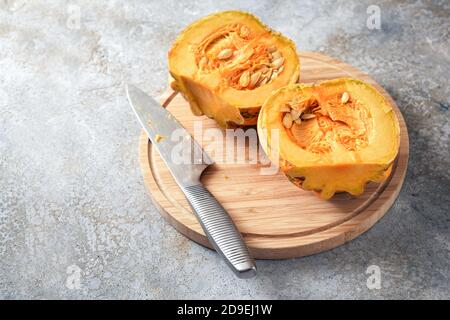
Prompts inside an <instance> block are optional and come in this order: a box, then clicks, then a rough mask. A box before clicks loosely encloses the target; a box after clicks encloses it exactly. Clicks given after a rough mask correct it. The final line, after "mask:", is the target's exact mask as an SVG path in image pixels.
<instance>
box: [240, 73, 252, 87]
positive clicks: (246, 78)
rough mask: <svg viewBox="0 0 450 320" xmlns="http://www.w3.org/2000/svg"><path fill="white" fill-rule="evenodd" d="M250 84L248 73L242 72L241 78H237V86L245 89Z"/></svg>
mask: <svg viewBox="0 0 450 320" xmlns="http://www.w3.org/2000/svg"><path fill="white" fill-rule="evenodd" d="M249 82H250V72H249V71H244V72H243V73H242V74H241V77H240V78H239V84H240V85H241V87H244V88H245V87H247V86H248V84H249Z"/></svg>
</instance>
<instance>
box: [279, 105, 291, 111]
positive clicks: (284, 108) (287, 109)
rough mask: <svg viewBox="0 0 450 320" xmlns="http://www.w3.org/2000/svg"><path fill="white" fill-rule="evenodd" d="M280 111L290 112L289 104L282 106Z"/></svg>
mask: <svg viewBox="0 0 450 320" xmlns="http://www.w3.org/2000/svg"><path fill="white" fill-rule="evenodd" d="M280 112H291V108H290V107H289V106H282V107H281V108H280Z"/></svg>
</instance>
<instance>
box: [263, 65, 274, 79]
mask: <svg viewBox="0 0 450 320" xmlns="http://www.w3.org/2000/svg"><path fill="white" fill-rule="evenodd" d="M268 69H269V70H268V71H267V73H266V74H265V76H266V77H267V79H269V81H270V80H272V72H273V70H272V68H268Z"/></svg>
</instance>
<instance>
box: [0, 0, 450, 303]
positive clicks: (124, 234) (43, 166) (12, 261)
mask: <svg viewBox="0 0 450 320" xmlns="http://www.w3.org/2000/svg"><path fill="white" fill-rule="evenodd" d="M370 5H377V6H378V7H379V8H380V14H381V29H374V30H370V29H369V28H368V27H367V24H366V21H367V19H368V17H369V16H370V14H367V9H368V7H369V6H370ZM231 8H238V9H244V10H249V11H251V12H253V13H254V14H256V15H258V16H260V17H261V18H262V19H263V21H265V22H266V23H268V24H269V25H271V26H272V27H273V28H275V29H277V30H279V31H281V32H283V33H285V34H286V35H287V36H289V37H290V38H292V39H293V40H295V41H296V43H297V44H298V47H299V48H300V49H303V50H314V51H320V52H323V53H325V54H328V55H331V56H335V57H338V58H340V59H342V60H343V61H345V62H347V63H350V64H353V65H354V66H356V67H358V68H361V69H362V70H364V71H366V72H368V73H369V74H370V75H371V76H372V77H374V78H375V79H376V80H377V81H378V82H379V83H380V84H381V85H382V86H384V87H385V88H386V89H387V90H388V91H389V93H390V94H391V95H392V96H393V97H394V99H395V100H396V101H397V103H398V105H399V107H400V108H401V110H402V112H403V114H404V117H405V119H406V122H407V124H408V129H409V133H410V144H411V157H410V166H409V170H408V175H407V179H406V182H405V184H404V187H403V190H402V192H401V194H400V197H399V198H398V200H397V201H396V203H395V204H394V206H393V207H392V209H391V210H390V212H389V213H388V214H387V215H386V216H385V217H384V218H383V219H382V220H381V221H380V222H379V223H378V224H376V226H375V227H374V228H372V229H371V230H370V231H369V232H367V233H365V234H364V235H362V236H361V237H359V238H357V239H356V240H354V241H352V242H350V243H349V244H347V245H345V246H342V247H339V248H337V249H335V250H332V251H329V252H326V253H323V254H319V255H315V256H311V257H306V258H301V259H293V260H288V261H260V262H259V267H260V270H259V276H258V277H257V278H255V279H251V280H245V281H244V280H237V279H236V278H235V277H234V276H233V275H232V274H231V273H230V272H229V270H227V268H226V266H225V265H224V264H223V263H222V262H221V261H220V260H219V259H218V257H217V256H216V254H215V253H214V252H212V251H209V250H207V249H205V248H203V247H201V246H199V245H197V244H195V243H192V242H191V241H189V240H187V239H186V238H184V237H183V236H182V235H180V234H178V233H177V232H176V231H175V230H174V229H173V228H172V227H171V226H170V225H169V224H168V223H167V222H165V221H164V220H163V219H162V218H161V216H160V215H159V214H158V213H157V211H156V209H155V207H154V205H153V204H152V202H151V200H150V198H149V197H148V195H147V193H146V190H145V188H144V185H143V182H142V178H141V174H140V170H139V165H138V136H139V131H140V128H139V126H138V125H137V123H136V120H135V119H134V117H133V115H132V113H131V111H130V109H129V107H128V104H127V102H126V99H125V97H124V93H123V89H122V87H121V81H122V79H123V78H126V79H128V80H129V81H130V82H132V83H135V84H137V85H139V86H141V87H142V88H143V89H145V90H146V91H148V92H149V93H151V94H153V95H158V94H160V93H161V92H163V90H164V88H165V87H166V85H167V84H166V74H167V67H166V53H167V50H168V49H169V47H170V44H171V42H172V41H173V40H174V38H175V36H176V34H177V33H178V32H179V31H180V30H181V29H182V28H183V27H185V26H186V25H187V24H188V23H189V22H191V21H193V20H195V19H197V18H199V17H201V16H203V15H205V14H208V13H210V12H213V11H218V10H222V9H231ZM78 9H79V10H80V11H79V12H80V23H79V26H78V25H77V20H76V15H77V10H78ZM369 12H370V8H369ZM449 30H450V3H449V2H448V1H414V2H413V1H404V2H402V1H376V0H375V1H331V0H330V1H323V2H322V1H320V3H319V1H314V0H311V1H298V2H293V1H292V2H291V1H288V2H284V1H245V2H244V1H235V2H229V1H224V2H220V3H219V2H217V1H197V0H194V1H189V2H188V3H185V4H181V3H180V2H179V1H160V2H154V1H87V0H86V1H75V0H74V1H71V2H70V3H65V2H63V1H31V0H30V1H26V0H25V1H17V0H16V1H13V0H0V298H3V299H21V298H37V299H51V298H58V299H71V298H73V299H84V298H88V299H94V298H108V299H109V298H137V299H155V298H158V299H165V298H275V299H278V298H280V299H284V298H286V299H290V298H306V299H312V298H326V299H328V298H330V299H337V298H344V299H354V298H362V299H371V298H381V299H385V298H387V299H390V298H401V299H408V298H424V299H431V298H437V299H448V298H450V268H449V257H450V230H449V227H450V213H449V211H450V210H449V209H450V208H449V204H450V197H449V194H450V171H449V167H450V166H449V157H450V154H449V132H450V127H449V110H448V109H449V106H450V99H449V96H450V88H449V74H450V67H449V66H450V44H449V42H450V41H449ZM370 265H376V266H378V267H379V268H380V273H381V288H380V289H369V288H368V287H367V285H366V281H367V279H368V277H369V274H366V270H367V268H368V267H369V266H370ZM77 275H79V276H80V277H79V279H80V281H79V282H78V281H77V279H78V278H77Z"/></svg>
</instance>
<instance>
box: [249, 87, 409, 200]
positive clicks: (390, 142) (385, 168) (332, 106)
mask: <svg viewBox="0 0 450 320" xmlns="http://www.w3.org/2000/svg"><path fill="white" fill-rule="evenodd" d="M258 135H259V138H260V141H261V145H262V147H263V149H264V150H265V152H266V153H267V154H268V156H269V158H270V159H271V160H272V161H273V162H276V163H278V164H279V166H280V168H281V170H282V171H283V172H284V173H285V174H286V175H287V176H288V178H289V180H291V181H292V182H293V183H294V184H295V185H297V186H298V187H301V188H303V189H305V190H314V191H316V192H318V194H319V195H320V197H321V198H323V199H329V198H331V197H332V196H333V195H334V194H335V193H336V192H344V191H345V192H348V193H350V194H352V195H355V196H357V195H360V194H362V193H363V192H364V186H365V184H366V183H367V182H369V181H374V182H381V181H383V180H384V179H386V178H387V177H388V176H389V174H390V171H391V168H392V164H393V161H394V160H395V158H396V156H397V153H398V149H399V145H400V130H399V124H398V120H397V117H396V115H395V113H394V111H393V109H392V106H391V105H390V104H389V102H388V101H387V100H386V99H385V98H384V97H383V96H382V95H381V94H380V93H379V92H378V91H377V90H376V89H375V88H374V87H372V86H371V85H369V84H367V83H364V82H362V81H359V80H355V79H335V80H329V81H324V82H321V83H319V84H317V85H300V84H297V85H291V86H287V87H285V88H281V89H279V90H277V91H276V92H274V93H273V95H272V96H271V97H270V98H269V99H268V100H267V101H266V102H265V103H264V105H263V107H262V109H261V112H260V115H259V119H258Z"/></svg>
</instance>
